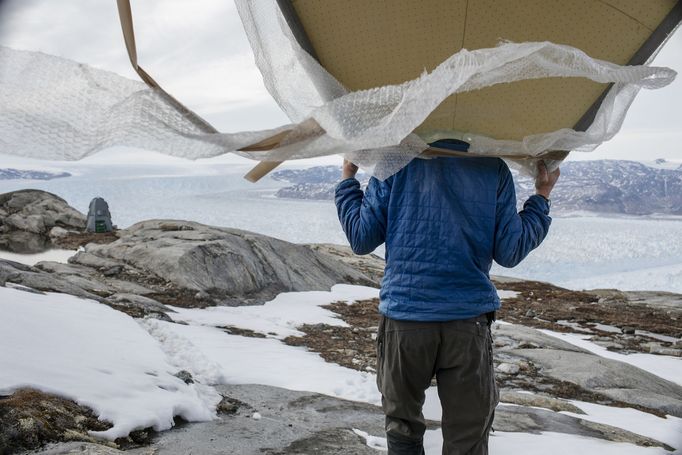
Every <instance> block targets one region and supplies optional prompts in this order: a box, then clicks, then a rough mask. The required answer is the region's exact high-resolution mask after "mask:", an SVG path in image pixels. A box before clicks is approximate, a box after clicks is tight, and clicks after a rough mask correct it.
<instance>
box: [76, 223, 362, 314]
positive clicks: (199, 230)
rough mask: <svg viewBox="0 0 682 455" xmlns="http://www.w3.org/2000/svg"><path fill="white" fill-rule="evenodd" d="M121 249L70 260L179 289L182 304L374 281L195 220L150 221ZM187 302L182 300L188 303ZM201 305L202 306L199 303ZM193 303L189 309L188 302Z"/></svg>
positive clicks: (125, 233) (304, 252)
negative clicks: (117, 268) (120, 268)
mask: <svg viewBox="0 0 682 455" xmlns="http://www.w3.org/2000/svg"><path fill="white" fill-rule="evenodd" d="M118 235H119V239H118V240H117V241H115V242H113V243H109V244H104V245H97V244H93V243H90V244H88V245H87V246H86V247H85V251H81V252H79V253H78V254H76V255H75V256H74V257H72V258H71V259H70V262H71V263H72V264H77V265H82V266H87V267H97V268H103V267H107V268H110V267H114V266H116V265H119V266H124V267H125V270H126V273H127V274H128V275H131V276H135V277H137V278H136V279H135V280H134V281H136V282H137V283H138V284H141V285H143V286H147V285H149V286H150V287H151V288H152V289H155V290H156V291H157V292H160V293H162V292H165V290H166V289H168V288H169V287H170V288H173V289H175V290H176V291H177V292H178V293H180V294H182V295H181V296H179V297H178V299H177V300H178V301H177V302H174V304H177V305H181V306H182V305H189V306H192V305H195V306H202V305H204V306H205V304H206V303H202V302H203V301H204V300H205V299H203V298H202V299H197V298H196V296H197V294H198V293H199V295H200V296H202V297H203V296H205V295H208V296H210V298H211V299H212V301H213V302H214V303H215V304H228V305H243V304H254V303H263V302H265V301H268V300H271V299H272V298H274V297H275V296H276V295H277V294H279V293H281V292H287V291H311V290H329V289H330V288H331V286H332V285H334V284H337V283H353V284H365V285H371V284H374V281H373V280H372V279H371V278H369V277H367V276H366V275H364V274H363V273H360V272H358V271H356V270H355V269H353V268H352V267H350V266H348V265H346V264H345V263H344V262H342V261H339V260H337V259H335V258H333V257H330V256H329V255H328V254H321V253H318V252H316V251H314V250H313V249H312V248H309V247H306V246H304V245H297V244H293V243H289V242H285V241H282V240H278V239H275V238H272V237H267V236H264V235H259V234H254V233H251V232H247V231H241V230H237V229H229V228H218V227H211V226H206V225H203V224H200V223H194V222H189V221H173V220H150V221H143V222H140V223H137V224H135V225H133V226H131V227H130V228H128V229H124V230H121V231H119V232H118ZM181 297H182V298H181ZM192 300H195V301H196V300H201V301H200V302H195V303H194V304H193V303H192V302H191V301H192ZM188 301H189V302H188Z"/></svg>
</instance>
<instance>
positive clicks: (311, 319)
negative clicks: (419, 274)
mask: <svg viewBox="0 0 682 455" xmlns="http://www.w3.org/2000/svg"><path fill="white" fill-rule="evenodd" d="M378 297H379V290H378V289H376V288H370V287H365V286H352V285H347V284H337V285H335V286H333V287H332V289H331V291H309V292H285V293H282V294H279V295H278V296H277V297H275V298H274V299H273V300H271V301H269V302H267V303H265V304H264V305H253V306H241V307H228V306H220V307H213V308H206V309H196V308H192V309H187V308H178V307H171V308H172V309H173V310H175V311H176V312H177V313H175V314H173V319H174V320H176V321H183V322H187V323H190V324H194V325H206V326H213V327H219V326H235V327H239V328H242V329H249V330H253V331H255V332H259V333H262V334H266V335H270V336H273V337H275V338H278V339H284V338H286V337H288V336H302V335H303V333H302V332H300V331H298V330H296V327H298V326H300V325H303V324H328V325H332V326H339V327H348V324H346V323H345V322H344V321H343V320H341V319H339V318H338V316H337V315H336V314H335V313H333V312H331V311H329V310H327V309H324V308H321V306H320V305H327V304H329V303H332V302H339V301H341V302H346V303H347V304H352V302H353V301H356V300H366V299H372V298H378Z"/></svg>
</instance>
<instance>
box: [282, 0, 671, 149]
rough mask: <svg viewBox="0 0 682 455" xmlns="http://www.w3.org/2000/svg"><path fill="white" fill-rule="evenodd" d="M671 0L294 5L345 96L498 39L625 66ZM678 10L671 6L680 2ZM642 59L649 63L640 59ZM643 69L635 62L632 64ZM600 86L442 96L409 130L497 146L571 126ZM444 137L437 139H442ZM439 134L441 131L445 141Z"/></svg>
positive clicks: (542, 82) (571, 84)
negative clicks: (571, 50) (548, 45)
mask: <svg viewBox="0 0 682 455" xmlns="http://www.w3.org/2000/svg"><path fill="white" fill-rule="evenodd" d="M677 3H678V1H677V0H571V1H560V0H520V1H511V0H476V1H471V0H428V1H413V0H372V1H367V0H344V1H335V0H334V1H332V0H328V1H320V0H292V1H291V4H292V5H293V11H295V14H296V15H297V20H299V21H300V24H301V26H302V28H303V30H304V33H305V35H306V37H307V39H308V40H309V43H310V45H311V46H312V48H313V50H314V54H315V57H316V58H317V59H318V60H319V62H320V63H321V64H322V66H324V67H325V68H326V69H327V70H328V71H329V72H330V73H331V74H332V75H333V76H334V77H336V78H337V79H338V80H339V81H340V82H341V83H342V84H343V85H345V86H346V87H347V88H348V89H350V90H362V89H367V88H372V87H377V86H383V85H387V84H398V83H402V82H404V81H406V80H410V79H414V78H416V77H418V76H419V75H420V74H421V73H422V72H423V71H425V70H426V71H430V70H432V69H434V68H435V67H436V66H437V65H438V64H439V63H441V62H442V61H443V60H445V59H446V58H448V57H449V56H451V55H452V54H454V53H456V52H458V51H459V50H461V49H469V50H474V49H481V48H488V47H494V46H495V45H496V44H497V43H499V42H500V41H501V40H508V41H513V42H527V41H552V42H555V43H558V44H568V45H570V46H573V47H576V48H579V49H581V50H583V51H584V52H586V53H587V54H588V55H590V56H591V57H594V58H598V59H602V60H607V61H610V62H613V63H617V64H621V65H622V64H627V63H629V62H632V60H633V57H635V56H636V55H637V56H638V58H640V59H641V58H642V55H641V52H639V54H638V51H640V49H641V48H642V46H643V45H644V44H645V43H646V42H647V40H649V39H650V38H651V36H652V34H654V33H655V32H656V31H657V29H659V26H660V25H661V23H663V22H664V20H665V18H666V16H668V15H669V14H670V13H671V11H672V10H673V8H674V7H675V6H676V4H677ZM678 7H679V5H678ZM644 57H648V56H644ZM638 63H643V62H638ZM607 89H608V85H607V84H599V83H596V82H593V81H590V80H587V79H583V78H544V79H536V80H527V81H519V82H512V83H507V84H501V85H496V86H491V87H488V88H484V89H480V90H476V91H473V92H468V93H461V94H457V95H453V96H451V97H449V98H447V99H446V100H445V101H444V102H443V103H442V104H441V105H440V106H439V107H438V108H437V109H436V110H435V111H434V112H432V113H431V115H430V116H429V117H428V118H427V119H426V120H425V121H424V122H423V123H422V125H421V126H420V127H418V128H417V130H416V132H417V133H418V134H420V135H421V136H423V137H427V136H429V135H431V134H433V133H434V132H436V131H441V132H442V131H445V132H448V131H450V132H452V133H453V134H452V136H453V137H456V136H458V135H459V134H460V133H474V134H480V135H485V136H489V137H491V138H495V139H513V140H521V139H523V138H524V137H525V136H528V135H531V134H538V133H543V132H547V131H554V130H558V129H560V128H574V127H576V125H578V124H579V121H580V120H581V118H583V116H585V114H586V113H587V112H588V111H589V110H590V107H591V106H592V105H593V104H594V103H595V102H598V100H599V98H600V96H601V95H602V94H603V93H604V92H605V90H607ZM440 135H441V136H442V134H440ZM446 135H447V134H446Z"/></svg>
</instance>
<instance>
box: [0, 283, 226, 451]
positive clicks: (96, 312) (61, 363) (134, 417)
mask: <svg viewBox="0 0 682 455" xmlns="http://www.w3.org/2000/svg"><path fill="white" fill-rule="evenodd" d="M0 313H1V314H2V317H1V318H0V339H1V340H2V341H3V342H2V345H3V347H2V349H0V365H2V368H0V394H10V393H12V392H13V391H15V390H17V389H19V388H21V387H33V388H36V389H39V390H42V391H44V392H48V393H54V394H57V395H60V396H62V397H65V398H68V399H72V400H74V401H76V402H77V403H78V404H80V405H83V406H86V407H89V408H91V409H93V410H94V412H95V414H96V415H97V416H98V417H99V419H100V420H106V421H109V422H112V423H113V427H112V428H110V429H109V430H106V431H101V432H92V433H91V434H92V435H93V436H97V437H102V438H105V439H110V440H113V439H116V438H118V437H122V436H127V435H128V434H129V433H130V432H131V431H133V430H136V429H139V428H145V427H149V426H151V427H153V428H154V429H155V430H158V431H161V430H166V429H169V428H171V427H172V426H173V417H175V416H181V417H182V418H184V419H186V420H188V421H206V420H211V419H213V418H215V407H216V405H217V403H218V401H219V396H218V395H217V393H216V392H215V391H214V390H213V389H212V388H208V387H205V386H201V385H200V384H189V385H188V384H185V383H184V382H183V381H182V380H180V379H178V378H176V377H175V376H173V374H174V373H175V372H177V368H176V367H174V366H173V365H171V364H169V363H168V362H167V361H166V356H165V355H164V353H163V351H162V350H161V348H160V346H159V344H158V343H157V342H156V341H155V340H154V339H153V338H152V337H150V336H149V335H148V334H147V333H146V332H145V331H144V330H143V329H142V328H141V327H140V326H139V325H138V324H137V323H136V322H135V320H134V319H133V318H131V317H130V316H128V315H126V314H124V313H121V312H119V311H116V310H113V309H112V308H109V307H108V306H106V305H102V304H100V303H98V302H95V301H93V300H86V299H79V298H77V297H73V296H70V295H66V294H53V293H48V294H34V293H28V292H24V291H20V290H16V289H9V288H3V287H0Z"/></svg>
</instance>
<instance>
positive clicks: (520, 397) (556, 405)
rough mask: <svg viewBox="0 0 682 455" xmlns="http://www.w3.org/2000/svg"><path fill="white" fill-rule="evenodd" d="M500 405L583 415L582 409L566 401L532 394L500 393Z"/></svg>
mask: <svg viewBox="0 0 682 455" xmlns="http://www.w3.org/2000/svg"><path fill="white" fill-rule="evenodd" d="M500 402H501V403H511V404H518V405H521V406H532V407H536V408H545V409H549V410H552V411H554V412H559V411H565V412H573V413H575V414H585V412H583V410H582V409H580V408H579V407H577V406H575V405H573V404H571V403H569V402H568V401H566V400H561V399H558V398H552V397H548V396H543V395H537V394H534V393H521V392H513V391H502V392H500Z"/></svg>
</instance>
